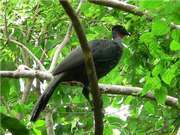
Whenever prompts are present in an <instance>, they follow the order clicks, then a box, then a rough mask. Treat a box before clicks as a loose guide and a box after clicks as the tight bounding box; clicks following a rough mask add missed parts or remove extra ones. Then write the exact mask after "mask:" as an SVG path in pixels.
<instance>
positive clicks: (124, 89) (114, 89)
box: [0, 70, 179, 107]
mask: <svg viewBox="0 0 180 135" xmlns="http://www.w3.org/2000/svg"><path fill="white" fill-rule="evenodd" d="M0 77H1V78H2V77H8V78H15V79H18V78H38V79H42V80H51V79H52V78H53V76H52V74H51V73H49V72H45V71H39V70H21V71H19V70H16V71H0ZM99 89H100V90H101V92H102V93H103V94H117V95H132V96H139V97H142V96H141V91H142V88H140V87H131V86H121V85H108V84H99ZM143 97H144V98H147V99H150V100H155V96H154V95H153V94H152V93H151V92H148V93H147V94H146V95H144V96H143ZM165 103H166V105H168V106H171V107H178V106H179V101H178V99H177V98H175V97H172V96H167V97H166V102H165Z"/></svg>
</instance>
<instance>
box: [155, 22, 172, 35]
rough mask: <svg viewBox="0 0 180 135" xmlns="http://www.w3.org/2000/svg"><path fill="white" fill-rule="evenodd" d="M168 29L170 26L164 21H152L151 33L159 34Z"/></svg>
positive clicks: (166, 31) (164, 32)
mask: <svg viewBox="0 0 180 135" xmlns="http://www.w3.org/2000/svg"><path fill="white" fill-rule="evenodd" d="M169 30H170V27H169V26H168V24H167V22H165V21H162V20H156V21H154V22H153V23H152V33H153V34H154V35H157V36H161V35H164V34H166V33H168V32H169Z"/></svg>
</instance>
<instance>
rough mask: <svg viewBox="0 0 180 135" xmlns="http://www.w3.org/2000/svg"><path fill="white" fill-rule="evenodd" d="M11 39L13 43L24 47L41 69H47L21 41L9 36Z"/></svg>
mask: <svg viewBox="0 0 180 135" xmlns="http://www.w3.org/2000/svg"><path fill="white" fill-rule="evenodd" d="M9 41H10V42H12V43H15V44H17V45H18V46H19V47H20V48H22V49H23V50H25V51H26V52H27V53H28V54H29V55H30V56H31V57H32V58H33V59H34V60H35V61H36V63H37V64H38V65H39V67H40V69H41V70H43V71H45V70H46V69H45V68H44V66H43V65H42V63H41V61H40V60H39V59H38V58H37V57H36V56H35V55H34V54H33V53H32V52H31V51H30V50H29V49H28V48H27V47H26V46H25V45H24V44H22V43H21V42H19V41H16V40H13V39H11V38H9Z"/></svg>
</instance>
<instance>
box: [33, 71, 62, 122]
mask: <svg viewBox="0 0 180 135" xmlns="http://www.w3.org/2000/svg"><path fill="white" fill-rule="evenodd" d="M62 76H63V74H60V75H57V76H55V77H54V79H53V80H52V81H51V82H50V83H49V84H48V87H47V88H46V90H45V91H44V93H43V94H42V95H41V96H40V98H39V100H38V102H37V103H36V105H35V107H34V109H33V111H32V114H31V118H30V121H36V120H37V118H38V117H39V114H40V113H41V111H42V110H44V108H45V107H46V105H47V103H48V101H49V99H50V97H51V96H52V94H53V92H54V90H55V88H56V87H57V86H58V83H59V82H60V81H61V78H62Z"/></svg>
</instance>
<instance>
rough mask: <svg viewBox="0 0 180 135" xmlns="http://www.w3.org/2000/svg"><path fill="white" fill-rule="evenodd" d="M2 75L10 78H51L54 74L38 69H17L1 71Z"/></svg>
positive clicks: (0, 74) (0, 75)
mask: <svg viewBox="0 0 180 135" xmlns="http://www.w3.org/2000/svg"><path fill="white" fill-rule="evenodd" d="M0 77H8V78H39V79H43V80H50V79H51V78H53V76H52V75H51V74H50V73H49V72H44V71H38V70H21V71H20V70H16V71H0Z"/></svg>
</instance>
